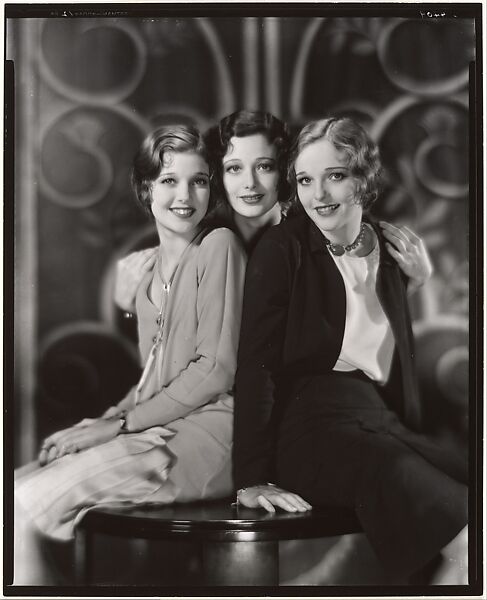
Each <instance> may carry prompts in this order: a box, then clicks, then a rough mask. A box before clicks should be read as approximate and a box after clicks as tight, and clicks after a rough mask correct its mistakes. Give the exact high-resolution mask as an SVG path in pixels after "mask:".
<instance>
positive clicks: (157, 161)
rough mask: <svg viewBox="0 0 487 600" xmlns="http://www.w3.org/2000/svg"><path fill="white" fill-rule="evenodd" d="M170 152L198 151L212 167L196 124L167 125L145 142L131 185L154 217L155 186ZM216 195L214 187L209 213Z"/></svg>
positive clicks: (139, 200) (136, 163)
mask: <svg viewBox="0 0 487 600" xmlns="http://www.w3.org/2000/svg"><path fill="white" fill-rule="evenodd" d="M167 152H195V153H196V154H199V155H200V156H201V157H202V158H203V159H204V160H205V161H206V162H207V163H208V167H209V171H210V182H211V173H212V166H211V162H210V155H209V152H208V148H207V145H206V142H205V140H204V138H203V136H202V134H201V133H200V132H199V130H198V129H197V128H196V127H194V126H192V125H181V124H178V125H164V126H162V127H158V128H157V129H154V131H152V132H151V133H149V135H147V137H146V138H145V139H144V141H143V142H142V144H141V145H140V148H139V150H138V152H137V154H136V155H135V157H134V162H133V167H132V174H131V182H132V187H133V189H134V192H135V196H136V198H137V200H138V203H139V204H140V206H141V207H142V209H143V210H144V212H145V213H146V214H148V215H149V216H152V211H151V202H152V183H153V182H154V181H155V180H156V179H157V177H158V176H159V173H160V172H161V169H162V167H163V165H164V155H165V154H166V153H167ZM214 198H215V194H213V193H212V189H211V187H210V203H209V206H208V211H207V214H209V213H210V212H211V211H212V210H213V208H214V205H215V200H214Z"/></svg>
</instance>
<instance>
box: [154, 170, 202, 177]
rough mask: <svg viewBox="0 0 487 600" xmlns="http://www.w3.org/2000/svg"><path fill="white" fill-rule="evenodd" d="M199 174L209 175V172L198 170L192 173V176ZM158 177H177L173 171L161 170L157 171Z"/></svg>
mask: <svg viewBox="0 0 487 600" xmlns="http://www.w3.org/2000/svg"><path fill="white" fill-rule="evenodd" d="M201 175H204V176H205V177H209V174H208V173H205V172H204V171H198V172H197V173H194V174H193V176H194V177H198V176H201ZM159 177H177V173H174V172H173V171H163V172H162V173H159Z"/></svg>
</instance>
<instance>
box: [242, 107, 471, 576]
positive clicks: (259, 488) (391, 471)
mask: <svg viewBox="0 0 487 600" xmlns="http://www.w3.org/2000/svg"><path fill="white" fill-rule="evenodd" d="M289 176H290V177H289V179H290V182H291V184H292V185H293V187H294V190H295V195H296V196H297V198H296V200H299V203H298V205H299V206H300V208H301V209H302V210H301V212H302V214H301V215H299V216H297V217H296V218H292V219H288V220H287V221H285V222H283V223H281V224H280V225H278V226H276V227H273V228H271V229H270V230H269V231H268V232H267V233H266V234H265V235H264V236H263V237H262V238H261V240H260V242H259V243H258V244H257V247H256V248H255V250H254V252H253V254H252V257H251V260H250V263H249V265H248V269H247V276H246V286H245V293H244V313H243V321H242V330H241V337H240V347H239V360H238V371H237V377H236V408H235V433H234V436H235V437H234V479H235V485H236V487H237V488H239V489H238V501H239V502H240V503H242V504H243V505H245V506H249V507H256V506H262V507H264V508H266V509H267V510H269V511H273V510H274V506H278V507H281V508H283V509H284V510H288V511H302V510H307V509H308V508H309V507H310V504H309V503H311V504H312V505H329V506H346V507H349V508H351V509H353V510H354V511H355V512H356V514H357V517H358V519H359V520H360V522H361V525H362V527H363V530H364V532H365V534H366V536H367V538H368V539H369V541H370V543H371V545H372V547H373V549H374V551H375V552H376V554H377V555H378V557H379V558H380V559H381V560H382V562H383V563H384V565H385V566H386V567H387V568H388V569H389V571H390V572H391V573H394V574H398V575H405V574H412V573H413V572H415V571H416V570H418V569H420V568H421V567H422V566H424V565H425V564H426V563H427V562H429V561H430V560H431V559H432V558H434V557H435V556H436V555H437V554H438V553H440V552H441V554H442V555H443V558H444V559H445V560H444V561H443V562H442V564H441V567H440V569H439V571H438V572H437V574H436V579H435V580H434V581H433V583H440V584H441V583H462V584H463V583H466V555H467V528H466V523H467V487H466V468H465V465H464V464H463V463H462V461H460V460H458V459H457V458H456V457H452V456H448V455H447V454H446V453H445V451H444V449H442V448H439V447H438V446H436V445H435V444H434V443H433V442H431V441H430V440H428V439H427V438H426V437H425V436H422V435H421V434H420V433H418V431H420V428H421V406H420V403H419V399H418V391H417V385H416V378H415V373H414V364H413V358H414V350H413V338H412V331H411V320H410V316H409V310H408V305H407V292H408V290H409V289H412V288H413V287H414V286H416V285H421V283H422V282H423V281H424V280H425V279H427V278H428V277H429V275H430V274H431V266H430V263H429V260H428V258H427V254H426V251H425V249H424V246H423V244H422V242H421V240H420V239H419V238H418V237H417V236H415V235H414V234H413V233H412V232H411V231H410V230H409V229H408V228H406V227H394V226H391V225H388V224H386V223H382V222H381V224H380V227H378V226H377V225H376V224H374V223H373V222H371V221H370V220H369V219H368V218H367V217H366V216H365V215H364V212H365V211H366V209H367V208H368V207H369V206H370V205H371V203H372V202H373V201H374V200H375V198H376V197H377V193H378V186H379V179H380V162H379V156H378V150H377V148H376V146H375V145H374V143H373V142H372V141H371V140H370V138H369V137H368V136H367V134H366V133H365V131H364V130H363V129H362V128H361V127H360V126H359V125H357V124H356V123H354V122H353V121H351V120H350V119H334V118H331V119H324V120H321V121H317V122H313V123H310V124H308V125H307V126H305V127H304V128H303V130H302V131H301V132H300V134H299V135H298V137H297V140H296V142H295V144H294V146H293V148H292V150H291V158H290V168H289ZM288 490H289V491H288Z"/></svg>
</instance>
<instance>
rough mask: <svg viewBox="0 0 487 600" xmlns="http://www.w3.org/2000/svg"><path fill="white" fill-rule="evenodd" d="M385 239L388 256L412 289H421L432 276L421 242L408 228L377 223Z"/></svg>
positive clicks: (384, 222)
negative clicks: (393, 260)
mask: <svg viewBox="0 0 487 600" xmlns="http://www.w3.org/2000/svg"><path fill="white" fill-rule="evenodd" d="M379 224H380V226H381V229H382V233H383V234H384V237H385V238H386V240H387V242H386V248H387V250H388V252H389V254H390V255H391V256H392V257H393V258H394V259H395V260H396V262H397V264H398V265H399V267H400V268H401V270H402V271H403V273H404V274H405V275H407V276H408V277H409V279H410V282H411V286H410V287H412V289H416V288H418V287H421V286H422V285H423V284H424V283H426V282H427V281H428V279H429V278H430V277H431V275H432V274H433V265H432V264H431V260H430V257H429V255H428V251H427V249H426V246H425V244H424V242H423V240H422V239H421V238H420V237H419V236H418V235H416V234H415V233H414V232H413V231H411V229H409V227H406V226H405V225H404V226H403V227H396V226H394V225H391V224H390V223H387V222H386V221H379Z"/></svg>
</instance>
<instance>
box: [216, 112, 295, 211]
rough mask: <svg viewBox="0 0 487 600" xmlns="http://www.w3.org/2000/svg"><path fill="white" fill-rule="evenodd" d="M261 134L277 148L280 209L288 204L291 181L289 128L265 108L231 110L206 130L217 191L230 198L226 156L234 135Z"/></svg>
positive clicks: (223, 196)
mask: <svg viewBox="0 0 487 600" xmlns="http://www.w3.org/2000/svg"><path fill="white" fill-rule="evenodd" d="M259 133H260V134H262V135H264V136H265V137H266V139H267V141H268V142H269V144H272V145H273V146H274V147H275V148H276V161H277V169H278V184H277V197H278V200H279V203H280V204H281V209H283V210H285V209H286V207H287V206H288V205H289V185H288V182H287V160H288V151H289V130H288V127H287V125H286V123H284V122H283V121H281V120H280V119H278V118H277V117H275V116H274V115H272V114H271V113H269V112H265V111H263V110H239V111H237V112H234V113H232V114H231V115H228V116H226V117H223V119H222V120H221V121H220V122H219V123H218V124H217V125H214V126H213V127H210V129H209V130H208V131H207V133H206V136H205V139H206V142H207V145H208V148H209V149H210V153H211V158H212V162H213V164H214V168H215V174H214V179H215V181H214V184H215V191H216V193H217V194H218V197H219V199H220V198H225V200H226V198H227V195H226V193H225V187H224V185H223V157H224V156H225V154H226V153H227V152H228V149H229V147H230V140H231V138H232V137H247V136H249V135H255V134H259Z"/></svg>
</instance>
